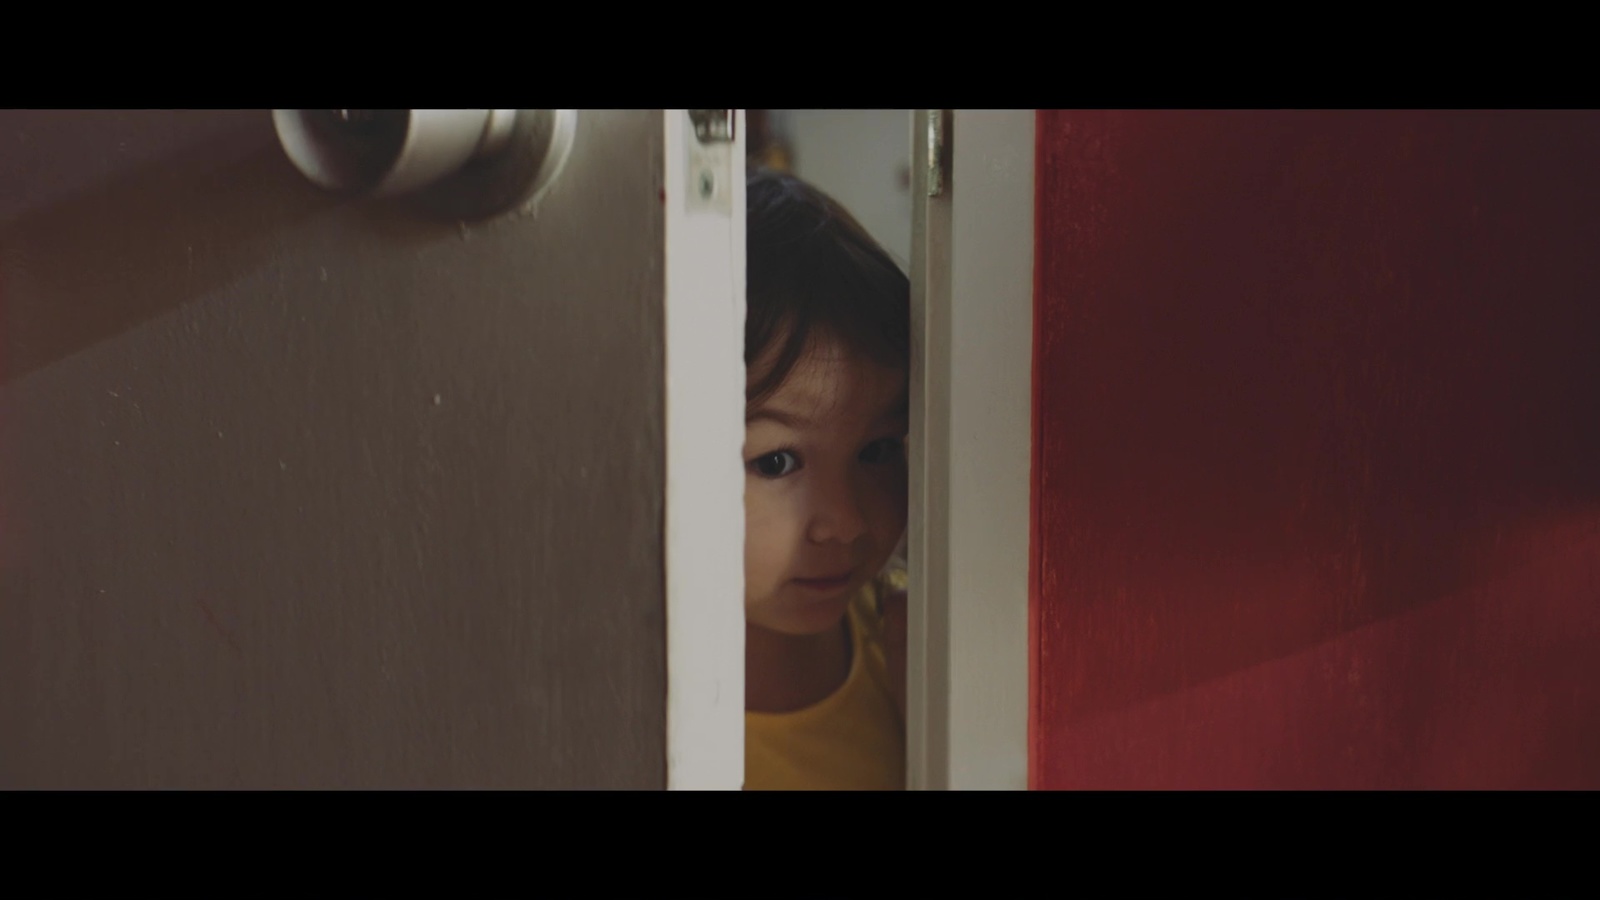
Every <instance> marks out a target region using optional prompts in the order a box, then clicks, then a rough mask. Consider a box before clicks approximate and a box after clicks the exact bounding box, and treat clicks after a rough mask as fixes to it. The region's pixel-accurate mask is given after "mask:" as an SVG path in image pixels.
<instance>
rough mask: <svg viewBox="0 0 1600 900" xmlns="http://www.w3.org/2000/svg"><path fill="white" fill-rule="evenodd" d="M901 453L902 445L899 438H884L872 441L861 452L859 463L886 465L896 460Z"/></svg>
mask: <svg viewBox="0 0 1600 900" xmlns="http://www.w3.org/2000/svg"><path fill="white" fill-rule="evenodd" d="M902 451H903V444H902V442H901V440H900V439H899V438H884V439H882V440H879V441H873V442H872V443H870V444H868V445H867V446H866V449H864V450H862V451H861V461H862V462H864V463H872V464H878V463H886V462H894V461H896V460H898V459H899V458H900V456H901V453H902Z"/></svg>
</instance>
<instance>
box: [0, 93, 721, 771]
mask: <svg viewBox="0 0 1600 900" xmlns="http://www.w3.org/2000/svg"><path fill="white" fill-rule="evenodd" d="M574 122H575V131H574V132H573V133H572V146H571V151H570V156H569V157H568V158H567V161H566V164H565V166H564V167H563V168H562V169H561V171H560V173H559V175H558V176H557V177H556V178H555V179H554V180H553V181H552V182H551V183H550V184H549V185H548V187H547V188H546V189H545V190H544V192H543V193H542V194H541V195H540V196H539V197H538V199H537V200H536V201H535V202H534V203H533V204H532V205H530V206H528V207H526V208H521V209H514V210H511V211H510V212H507V213H505V214H502V215H495V216H490V217H488V218H485V219H482V220H474V221H457V220H452V219H441V218H440V217H438V216H437V215H430V214H428V213H427V211H426V210H423V209H421V208H420V207H419V206H418V205H417V204H415V203H411V202H408V201H407V199H406V198H400V199H397V200H384V201H380V200H376V199H373V198H369V197H364V196H347V195H341V194H336V193H330V192H328V191H324V190H322V189H319V188H318V187H316V186H314V185H313V184H311V183H310V182H309V181H308V180H307V179H306V178H305V177H303V176H302V174H301V173H300V172H299V171H297V170H296V168H295V167H294V166H293V165H291V163H290V161H289V159H288V158H287V157H286V155H285V153H284V151H283V149H282V148H281V147H280V145H279V140H278V136H277V134H276V133H275V130H274V126H273V121H272V118H271V117H270V115H269V113H268V111H265V110H251V111H136V110H119V111H107V112H91V111H75V112H61V111H9V112H5V113H3V114H0V327H3V332H0V338H3V339H0V352H3V354H4V358H3V361H0V362H3V365H4V382H3V387H0V454H3V456H0V579H3V580H0V588H3V593H0V735H3V738H0V785H4V786H6V787H89V788H129V787H132V788H167V787H191V788H283V787H292V788H357V787H373V788H381V787H396V788H399V787H404V788H412V787H480V788H498V787H524V788H571V787H594V788H660V787H665V786H732V787H737V786H738V784H739V781H740V778H741V774H742V773H741V772H740V771H739V766H740V765H741V760H742V757H740V756H739V755H738V747H737V744H732V745H731V746H726V745H729V744H730V741H729V740H727V739H726V738H725V739H724V740H722V741H720V742H719V741H706V740H697V739H696V738H697V737H703V736H704V735H705V734H707V733H727V732H729V731H730V730H733V732H734V733H735V734H737V729H738V728H739V727H741V724H742V723H741V720H740V719H739V716H740V714H741V712H742V710H741V709H740V705H739V700H740V699H741V698H742V694H743V690H742V684H743V682H742V660H743V651H742V646H741V645H740V644H739V641H741V640H742V628H740V627H739V624H740V619H739V617H740V615H741V614H742V613H741V605H740V602H739V596H738V593H737V592H738V590H739V589H738V587H737V585H738V584H739V581H738V575H737V573H738V568H737V567H738V564H739V563H738V554H737V553H736V552H732V553H729V554H728V555H727V556H726V557H724V558H723V559H724V560H725V561H723V562H714V563H710V564H708V563H705V562H703V560H705V559H707V558H710V557H708V556H707V552H706V551H707V547H708V546H718V547H721V546H726V547H732V548H736V547H737V546H739V543H738V542H739V541H740V540H741V538H742V525H741V523H740V520H739V514H740V506H739V499H738V498H739V493H738V492H739V490H740V488H741V484H742V482H741V479H740V476H739V467H738V466H737V459H738V457H737V454H738V452H739V451H738V440H739V438H738V434H740V433H742V431H741V426H742V376H741V381H740V383H739V384H738V386H737V389H735V388H734V387H733V386H731V385H730V386H729V387H727V388H722V387H720V385H721V383H722V382H721V381H720V380H719V379H724V378H726V377H727V376H728V372H729V370H731V369H733V368H734V367H736V366H739V365H740V356H739V349H740V348H739V343H738V342H739V335H740V334H741V333H742V332H741V327H742V314H743V313H742V303H741V302H739V299H740V298H741V297H742V283H741V282H740V279H741V278H742V275H741V272H742V259H743V243H742V241H743V226H742V221H743V220H742V210H743V200H742V183H743V172H742V168H741V166H742V161H743V154H742V153H741V152H739V151H738V146H739V141H740V140H741V139H742V135H738V134H737V129H736V128H731V129H724V130H721V131H714V132H706V131H704V130H702V133H701V134H699V135H697V134H696V129H695V128H694V127H693V126H692V125H691V123H690V119H689V117H688V116H687V115H685V111H682V110H671V111H666V112H665V113H664V112H663V111H661V110H626V111H607V110H582V111H578V114H577V115H576V118H575V120H574ZM729 124H733V123H732V122H730V123H729ZM691 178H693V179H694V180H693V181H691ZM691 186H692V187H693V190H690V188H691ZM674 341H676V342H677V343H676V344H675V343H674ZM674 367H676V368H674ZM738 371H739V372H742V368H741V369H739V370H738ZM729 380H731V379H729ZM708 383H709V384H711V385H713V387H711V388H710V389H705V388H706V385H707V384H708ZM722 457H726V458H727V459H728V460H730V461H731V462H732V464H731V465H729V466H727V467H726V472H724V471H722V470H719V469H717V468H715V466H710V467H707V466H701V467H699V468H696V467H695V466H694V463H693V462H692V460H694V459H697V458H704V459H711V460H714V461H720V460H721V459H722ZM684 465H687V466H688V468H684V467H683V466H684ZM688 498H693V500H694V501H695V503H696V506H695V507H694V509H693V511H692V516H693V523H692V524H693V525H694V526H695V527H694V529H693V530H692V533H691V530H690V529H684V528H680V529H679V530H680V531H682V532H683V533H682V534H679V533H678V532H677V531H674V527H675V525H681V524H682V523H683V521H685V520H684V517H685V516H686V515H691V513H690V512H689V510H688V509H687V507H688ZM675 500H676V501H677V502H676V503H675V502H674V501H675ZM675 534H676V535H677V537H676V538H674V535H675ZM697 559H698V560H702V562H698V563H696V562H694V560H697ZM669 605H672V609H671V610H669ZM697 624H698V625H699V626H701V635H702V636H701V637H695V636H694V635H691V634H687V633H685V631H684V628H685V626H695V625H697ZM707 633H709V634H710V635H712V636H721V637H727V636H728V635H730V634H731V635H732V639H731V641H730V642H726V643H724V644H719V645H717V646H715V647H709V648H707V647H699V646H696V644H695V642H696V641H698V640H701V639H703V635H704V634H707ZM686 647H695V649H697V650H699V652H698V653H697V654H690V653H688V652H685V648H686ZM691 656H692V658H691ZM734 740H736V738H735V739H734ZM707 748H709V749H707Z"/></svg>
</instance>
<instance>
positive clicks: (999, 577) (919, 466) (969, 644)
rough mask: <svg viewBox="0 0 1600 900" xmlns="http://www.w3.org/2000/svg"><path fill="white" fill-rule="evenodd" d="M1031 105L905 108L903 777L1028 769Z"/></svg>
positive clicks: (951, 782) (1018, 773) (982, 786)
mask: <svg viewBox="0 0 1600 900" xmlns="http://www.w3.org/2000/svg"><path fill="white" fill-rule="evenodd" d="M933 112H940V113H942V118H943V119H944V121H945V123H946V124H945V131H944V134H943V137H942V140H941V143H942V147H943V153H942V154H940V155H942V156H943V164H942V166H938V165H935V166H930V164H929V159H930V152H935V153H937V151H930V140H929V127H928V123H929V121H930V113H933ZM1034 118H1035V114H1034V111H1033V110H946V111H930V110H916V111H915V112H914V113H913V114H912V129H911V130H912V191H913V222H912V260H911V282H912V341H913V353H912V373H911V377H912V388H911V390H912V396H911V409H912V413H911V519H910V521H911V525H910V529H909V533H908V550H909V561H910V564H911V569H910V576H911V590H910V598H911V607H910V620H911V626H910V641H909V654H908V655H909V660H908V673H907V675H908V679H907V693H908V706H909V710H908V721H907V735H906V738H907V782H908V786H909V787H911V788H913V789H932V790H940V789H957V790H961V789H978V790H1002V789H1016V790H1020V789H1026V787H1027V784H1028V720H1029V708H1030V696H1029V657H1030V653H1031V646H1030V639H1029V628H1028V596H1029V542H1030V535H1031V527H1030V525H1031V515H1032V513H1031V489H1030V469H1031V464H1032V422H1033V412H1032V394H1033V380H1032V379H1033V365H1032V360H1033V234H1034V231H1033V226H1034V216H1033V200H1034ZM936 173H937V176H939V177H942V181H943V185H942V190H940V191H939V192H938V195H937V196H932V197H930V196H928V194H929V191H928V186H929V183H930V179H931V178H933V177H935V174H936Z"/></svg>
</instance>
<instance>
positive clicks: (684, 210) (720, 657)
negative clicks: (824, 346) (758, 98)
mask: <svg viewBox="0 0 1600 900" xmlns="http://www.w3.org/2000/svg"><path fill="white" fill-rule="evenodd" d="M733 112H734V128H733V140H732V141H731V142H728V143H720V144H702V143H701V142H700V141H699V140H698V139H697V138H696V137H695V133H694V128H693V126H692V125H691V124H690V121H689V116H688V111H687V110H682V109H669V110H664V111H663V120H664V121H663V124H664V127H665V128H666V143H665V147H666V152H665V159H664V167H665V172H664V178H663V195H662V198H663V199H662V202H663V204H664V207H665V210H664V212H665V219H666V222H665V230H666V256H665V258H666V282H667V289H666V310H665V316H666V370H667V373H666V419H667V425H666V429H667V440H666V447H667V460H666V465H667V496H666V509H665V521H664V522H663V527H664V528H665V538H664V540H665V541H666V570H667V571H666V580H667V735H666V741H667V788H668V790H710V789H723V790H739V789H741V788H742V787H743V786H744V461H743V459H742V453H743V446H744V379H745V374H744V319H745V299H744V289H745V287H744V282H745V276H744V270H745V184H744V177H745V165H744V154H745V138H744V131H745V125H744V110H734V111H733ZM708 178H709V179H710V190H709V196H707V193H708V192H707V191H706V185H707V181H706V179H708Z"/></svg>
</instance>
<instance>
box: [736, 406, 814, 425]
mask: <svg viewBox="0 0 1600 900" xmlns="http://www.w3.org/2000/svg"><path fill="white" fill-rule="evenodd" d="M762 419H771V420H772V421H774V422H777V423H778V424H779V425H787V426H788V427H790V428H796V429H798V428H803V427H805V426H806V425H810V424H811V420H810V419H807V418H805V417H804V416H797V415H795V414H793V413H787V412H784V411H783V410H781V409H758V410H755V411H754V412H751V413H749V414H748V415H746V416H745V417H744V423H745V424H746V425H749V424H750V423H751V422H759V421H760V420H762Z"/></svg>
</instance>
